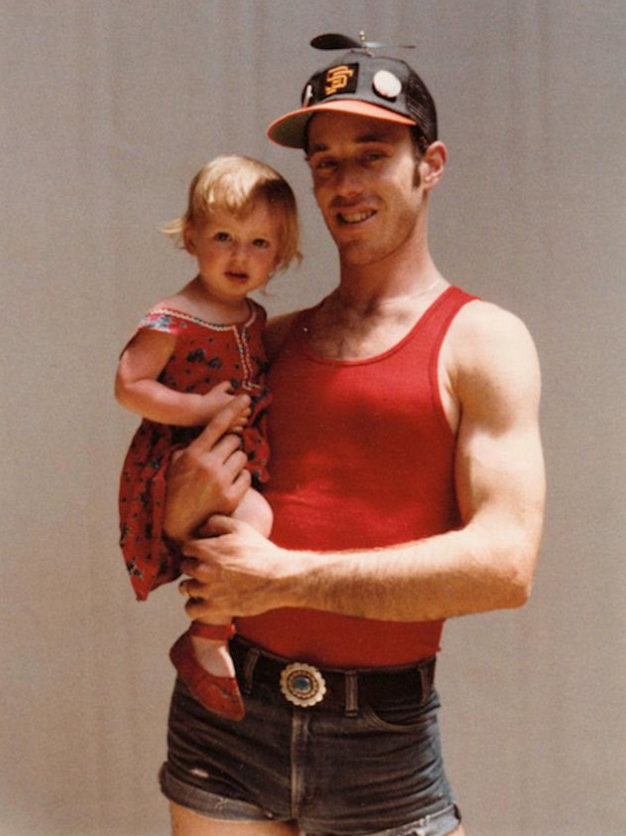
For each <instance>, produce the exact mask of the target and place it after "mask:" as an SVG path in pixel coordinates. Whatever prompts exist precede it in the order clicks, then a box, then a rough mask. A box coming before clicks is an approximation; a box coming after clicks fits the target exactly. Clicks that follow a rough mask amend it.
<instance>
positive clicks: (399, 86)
mask: <svg viewBox="0 0 626 836" xmlns="http://www.w3.org/2000/svg"><path fill="white" fill-rule="evenodd" d="M328 110H330V111H335V112H337V111H339V112H340V113H352V114H356V115H359V116H368V117H370V118H373V119H383V120H385V121H387V122H396V123H398V124H401V125H408V126H417V128H418V129H419V131H420V132H421V133H422V134H423V136H424V138H425V139H426V142H427V144H430V143H431V142H434V141H435V140H436V139H437V111H436V108H435V102H434V100H433V97H432V96H431V94H430V92H429V90H428V88H427V87H426V85H425V84H424V82H423V81H422V79H421V78H420V77H419V76H418V74H417V73H416V72H415V70H414V69H413V68H412V67H410V66H409V65H408V64H407V63H406V62H405V61H401V60H400V59H397V58H389V57H386V56H382V55H381V56H379V55H374V54H372V53H371V52H370V51H369V50H366V49H351V50H349V51H348V52H346V53H345V54H344V55H342V57H341V58H340V59H339V60H336V61H333V63H332V64H330V65H328V66H326V67H324V68H323V69H321V70H318V71H317V72H316V73H314V74H313V75H312V76H311V78H310V79H309V80H308V81H307V83H306V85H305V86H304V90H303V91H302V98H301V107H300V108H298V110H293V111H291V113H287V114H286V115H285V116H281V117H280V118H279V119H276V120H275V121H274V122H272V124H271V125H270V126H269V128H268V130H267V135H268V136H269V138H270V139H271V140H272V141H273V142H276V143H278V145H285V146H287V147H288V148H305V146H306V141H307V125H308V123H309V120H310V119H311V118H312V117H313V116H315V114H316V113H318V112H320V111H328Z"/></svg>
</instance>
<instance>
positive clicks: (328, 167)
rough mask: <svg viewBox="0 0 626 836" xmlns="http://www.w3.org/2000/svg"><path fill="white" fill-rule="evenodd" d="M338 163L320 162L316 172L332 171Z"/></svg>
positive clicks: (331, 161)
mask: <svg viewBox="0 0 626 836" xmlns="http://www.w3.org/2000/svg"><path fill="white" fill-rule="evenodd" d="M336 165H337V163H336V162H335V161H334V160H320V161H319V162H318V163H316V165H315V170H316V171H332V170H333V169H334V168H335V167H336Z"/></svg>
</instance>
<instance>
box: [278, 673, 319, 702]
mask: <svg viewBox="0 0 626 836" xmlns="http://www.w3.org/2000/svg"><path fill="white" fill-rule="evenodd" d="M280 690H281V691H282V692H283V695H284V696H285V698H286V699H288V700H289V702H291V703H293V704H294V705H298V706H300V707H301V708H310V707H311V706H312V705H317V703H318V702H321V701H322V700H323V699H324V695H325V694H326V682H325V681H324V677H323V676H322V674H321V672H320V671H318V669H317V668H314V667H313V665H307V664H306V663H305V662H292V663H291V665H287V667H286V668H285V669H284V670H283V671H282V672H281V674H280Z"/></svg>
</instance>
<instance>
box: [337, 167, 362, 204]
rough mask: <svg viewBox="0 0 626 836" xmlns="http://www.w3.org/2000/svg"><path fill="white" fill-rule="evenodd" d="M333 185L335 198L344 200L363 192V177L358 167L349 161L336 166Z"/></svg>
mask: <svg viewBox="0 0 626 836" xmlns="http://www.w3.org/2000/svg"><path fill="white" fill-rule="evenodd" d="M334 185H335V191H336V194H337V196H339V197H340V198H342V199H344V200H346V199H352V198H354V197H357V196H358V195H360V194H361V192H362V191H363V177H362V172H361V171H360V169H359V166H358V165H357V164H356V163H355V162H351V161H347V162H344V163H342V164H341V165H340V166H338V167H337V171H336V172H335V183H334Z"/></svg>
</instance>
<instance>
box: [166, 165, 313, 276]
mask: <svg viewBox="0 0 626 836" xmlns="http://www.w3.org/2000/svg"><path fill="white" fill-rule="evenodd" d="M261 200H263V201H265V203H266V204H267V206H268V207H269V209H270V210H271V211H272V213H276V214H277V216H278V218H279V221H280V223H279V224H278V229H279V241H278V251H279V254H280V257H279V260H278V264H277V267H276V269H277V270H286V269H287V267H289V264H290V263H291V261H292V260H293V259H294V258H296V259H297V260H298V261H301V259H302V256H301V254H300V252H299V250H298V246H299V238H300V229H299V224H298V209H297V205H296V198H295V196H294V193H293V192H292V190H291V186H290V185H289V183H287V181H286V180H285V179H284V178H283V177H281V175H280V174H279V173H278V172H277V171H274V169H273V168H271V166H269V165H266V164H265V163H262V162H259V160H253V159H252V158H251V157H241V156H238V155H228V156H226V155H224V156H221V157H216V158H215V159H214V160H212V161H211V162H210V163H208V164H207V165H205V166H204V167H203V168H201V169H200V171H199V172H198V173H197V174H196V176H195V177H194V178H193V180H192V181H191V183H190V185H189V200H188V205H187V211H186V212H185V214H184V215H182V216H181V217H180V218H176V219H175V220H173V221H170V222H169V223H168V224H166V225H165V226H164V227H163V229H162V231H163V232H164V233H165V235H167V236H168V237H170V238H174V239H175V240H176V243H177V244H178V246H180V247H181V248H184V246H185V244H184V240H183V236H184V232H185V230H186V229H187V228H188V227H190V226H195V227H197V226H199V225H201V224H202V223H205V222H206V221H207V220H210V219H211V216H212V215H213V213H214V212H229V213H231V214H233V215H235V216H238V217H245V216H246V215H248V214H249V213H250V212H251V211H253V209H254V208H255V207H256V206H257V204H258V202H259V201H261Z"/></svg>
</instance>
